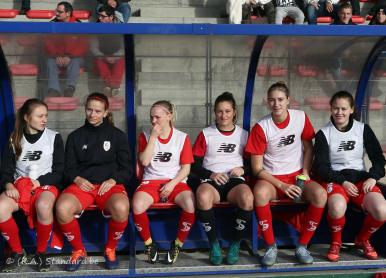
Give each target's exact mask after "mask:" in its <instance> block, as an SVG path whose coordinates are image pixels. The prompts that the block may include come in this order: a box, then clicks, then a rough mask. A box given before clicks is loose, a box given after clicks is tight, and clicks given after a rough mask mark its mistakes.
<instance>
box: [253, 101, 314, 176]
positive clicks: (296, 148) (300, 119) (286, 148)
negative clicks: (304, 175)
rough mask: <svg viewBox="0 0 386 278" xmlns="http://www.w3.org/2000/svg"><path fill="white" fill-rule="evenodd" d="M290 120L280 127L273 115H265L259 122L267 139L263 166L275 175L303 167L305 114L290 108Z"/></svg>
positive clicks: (288, 172)
mask: <svg viewBox="0 0 386 278" xmlns="http://www.w3.org/2000/svg"><path fill="white" fill-rule="evenodd" d="M288 112H289V116H290V120H289V123H288V126H287V127H285V128H283V129H282V128H278V127H277V126H276V124H275V123H274V122H273V119H272V116H271V115H267V116H265V117H263V118H262V119H261V120H260V121H258V124H259V125H260V126H261V128H262V129H263V131H264V134H265V138H266V140H267V148H266V150H265V154H264V159H263V167H264V169H265V170H266V171H268V172H269V173H271V174H273V175H286V174H290V173H294V172H296V171H299V170H300V169H301V168H303V144H302V138H301V136H302V133H303V129H304V123H305V117H306V116H305V114H304V112H303V111H299V110H291V109H289V110H288Z"/></svg>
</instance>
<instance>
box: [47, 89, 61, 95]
mask: <svg viewBox="0 0 386 278" xmlns="http://www.w3.org/2000/svg"><path fill="white" fill-rule="evenodd" d="M60 96H61V93H60V92H59V91H58V90H55V89H52V88H49V89H48V91H47V97H60Z"/></svg>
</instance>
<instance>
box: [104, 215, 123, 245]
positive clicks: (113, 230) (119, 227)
mask: <svg viewBox="0 0 386 278" xmlns="http://www.w3.org/2000/svg"><path fill="white" fill-rule="evenodd" d="M127 223H128V221H127V220H125V221H123V222H117V221H115V220H113V219H110V221H109V232H108V236H107V243H106V248H110V249H115V247H117V244H118V241H119V239H120V238H121V237H122V235H123V233H124V231H125V229H126V226H127Z"/></svg>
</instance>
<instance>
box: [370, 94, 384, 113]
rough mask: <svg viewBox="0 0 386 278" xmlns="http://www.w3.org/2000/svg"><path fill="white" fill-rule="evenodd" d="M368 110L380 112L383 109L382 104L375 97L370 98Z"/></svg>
mask: <svg viewBox="0 0 386 278" xmlns="http://www.w3.org/2000/svg"><path fill="white" fill-rule="evenodd" d="M369 108H370V110H382V109H383V103H382V102H381V101H380V100H379V99H377V98H375V97H371V98H370V106H369Z"/></svg>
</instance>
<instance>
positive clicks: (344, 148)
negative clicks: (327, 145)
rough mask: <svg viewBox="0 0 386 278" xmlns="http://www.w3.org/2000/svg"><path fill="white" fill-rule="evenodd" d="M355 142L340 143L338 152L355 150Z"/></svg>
mask: <svg viewBox="0 0 386 278" xmlns="http://www.w3.org/2000/svg"><path fill="white" fill-rule="evenodd" d="M355 143H356V142H355V141H342V142H340V145H339V148H338V152H341V151H352V150H353V149H354V148H355Z"/></svg>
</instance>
